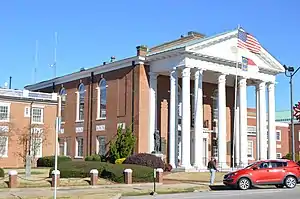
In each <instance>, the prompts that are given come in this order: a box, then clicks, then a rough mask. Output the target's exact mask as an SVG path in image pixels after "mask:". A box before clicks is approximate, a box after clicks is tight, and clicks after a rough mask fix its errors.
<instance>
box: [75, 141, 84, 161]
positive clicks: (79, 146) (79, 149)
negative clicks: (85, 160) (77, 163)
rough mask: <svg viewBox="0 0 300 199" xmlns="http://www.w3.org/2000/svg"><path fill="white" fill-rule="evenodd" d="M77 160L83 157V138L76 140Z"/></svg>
mask: <svg viewBox="0 0 300 199" xmlns="http://www.w3.org/2000/svg"><path fill="white" fill-rule="evenodd" d="M75 156H76V157H77V158H82V157H83V137H77V138H76V155H75Z"/></svg>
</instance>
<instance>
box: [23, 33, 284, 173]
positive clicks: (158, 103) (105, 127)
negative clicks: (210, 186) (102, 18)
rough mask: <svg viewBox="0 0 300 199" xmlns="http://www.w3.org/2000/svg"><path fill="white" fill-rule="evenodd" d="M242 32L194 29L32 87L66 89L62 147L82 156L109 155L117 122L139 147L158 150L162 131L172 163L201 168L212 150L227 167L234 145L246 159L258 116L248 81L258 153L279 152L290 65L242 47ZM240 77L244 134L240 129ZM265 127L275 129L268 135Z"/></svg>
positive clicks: (264, 155)
mask: <svg viewBox="0 0 300 199" xmlns="http://www.w3.org/2000/svg"><path fill="white" fill-rule="evenodd" d="M242 31H243V30H242ZM238 33H239V31H238V30H233V31H228V32H225V33H221V34H219V35H215V36H211V37H206V36H204V35H202V34H199V33H196V32H189V33H188V35H186V36H184V37H181V38H179V39H176V40H174V41H171V42H167V43H164V44H162V45H158V46H155V47H153V48H150V49H148V48H147V47H146V46H138V47H137V54H136V55H135V56H132V57H130V58H126V59H122V60H112V62H110V63H103V65H101V66H97V67H94V68H89V69H82V70H80V71H78V72H75V73H72V74H68V75H65V76H61V77H57V78H54V79H50V80H46V81H43V82H40V83H37V84H34V85H28V86H26V89H28V90H32V91H42V92H49V93H51V92H54V93H58V94H59V95H61V96H62V99H63V103H62V108H61V110H60V111H61V115H62V117H63V121H64V123H63V124H62V129H63V131H62V133H61V134H60V135H59V137H60V153H61V154H64V155H70V156H72V157H73V158H79V159H82V158H83V157H84V156H86V155H91V154H94V153H98V154H105V153H106V152H107V149H108V144H109V142H110V140H111V139H112V138H113V137H114V135H115V134H116V131H117V127H118V126H119V125H121V124H125V126H127V127H128V126H132V129H133V132H134V134H135V136H136V138H137V143H136V147H135V152H148V153H150V152H152V151H154V150H155V149H156V147H155V146H156V145H155V143H156V142H155V138H154V135H155V132H158V133H159V135H160V137H161V143H162V144H161V146H160V149H159V150H160V151H162V152H163V153H164V154H166V155H167V159H168V161H169V162H170V163H171V164H172V165H173V167H177V168H184V169H190V168H192V166H193V168H196V169H197V168H204V167H205V164H206V162H207V160H208V159H209V158H210V157H211V156H215V157H217V158H218V162H219V166H220V167H223V168H225V167H229V166H231V165H232V164H233V162H234V161H233V157H234V154H235V151H237V152H238V153H239V154H240V155H239V156H238V158H237V160H236V162H239V163H241V164H243V165H244V164H248V162H249V157H248V144H247V141H248V129H247V126H248V125H247V123H248V122H249V123H251V122H252V121H251V120H249V119H248V117H247V97H246V95H247V93H246V88H247V86H255V87H256V90H257V91H256V95H257V96H259V97H258V103H257V106H258V107H259V111H258V115H259V117H258V118H257V119H256V120H257V121H259V125H258V128H256V130H255V131H256V133H257V135H259V136H258V138H259V139H258V140H259V141H258V143H259V144H260V148H264V149H263V150H259V157H257V159H265V158H268V157H270V158H276V138H275V136H276V124H275V104H274V103H273V101H274V98H275V95H274V92H275V91H274V83H275V79H276V74H279V73H282V72H284V68H283V66H282V65H281V64H280V63H279V62H278V61H277V60H276V59H275V58H274V57H272V56H271V55H270V54H269V53H268V52H267V51H266V50H265V49H264V48H263V47H261V48H260V53H259V55H257V54H253V53H251V52H249V51H247V50H246V49H237V48H236V46H237V35H238ZM237 52H238V53H241V54H243V55H244V56H246V57H247V58H246V59H248V60H251V61H252V62H251V63H255V65H253V64H252V65H251V66H250V65H247V64H244V62H242V61H244V60H245V57H244V58H243V60H242V59H238V62H236V57H237V56H236V53H237ZM236 77H237V82H238V86H237V88H238V93H239V94H238V95H237V97H238V98H237V101H239V106H238V107H239V111H238V114H237V118H238V119H239V122H238V123H237V128H236V129H238V131H237V132H238V134H234V129H235V128H234V124H235V123H234V115H235V111H234V104H235V78H236ZM266 90H268V92H267V93H268V98H267V99H268V100H269V103H266V96H265V93H266V92H265V91H266ZM267 104H268V106H269V107H268V110H269V111H268V114H267V111H266V110H267V109H266V106H267ZM267 115H268V117H267ZM265 128H268V131H270V132H272V133H271V134H269V136H268V137H267V133H265V130H266V129H265ZM267 138H269V140H270V142H269V145H267V140H268V139H267ZM267 151H269V154H268V153H267ZM253 156H254V155H253ZM254 158H255V157H253V159H254ZM178 159H179V161H177V160H178Z"/></svg>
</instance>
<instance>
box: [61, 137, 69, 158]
mask: <svg viewBox="0 0 300 199" xmlns="http://www.w3.org/2000/svg"><path fill="white" fill-rule="evenodd" d="M67 147H68V146H67V139H66V138H61V139H59V155H62V156H67Z"/></svg>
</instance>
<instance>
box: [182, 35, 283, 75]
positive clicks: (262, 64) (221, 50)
mask: <svg viewBox="0 0 300 199" xmlns="http://www.w3.org/2000/svg"><path fill="white" fill-rule="evenodd" d="M237 34H238V31H237V30H234V31H230V32H227V33H223V34H220V35H216V36H213V37H208V38H207V39H204V40H202V41H199V43H195V44H192V45H189V46H186V50H187V51H191V52H195V53H199V54H203V55H208V56H211V57H216V58H221V59H225V60H229V61H234V62H236V61H238V62H240V63H242V57H246V58H248V59H249V60H252V61H253V62H254V66H253V67H256V68H255V70H257V71H258V70H260V71H270V72H272V73H281V72H284V67H283V66H282V65H281V64H280V63H279V62H278V61H277V60H276V59H275V58H274V57H273V56H272V55H271V54H270V53H268V52H267V51H266V50H265V49H264V48H263V46H262V47H261V52H260V54H255V53H252V52H250V51H249V50H246V49H242V48H237V42H238V39H237ZM261 45H262V44H261ZM249 69H250V66H249Z"/></svg>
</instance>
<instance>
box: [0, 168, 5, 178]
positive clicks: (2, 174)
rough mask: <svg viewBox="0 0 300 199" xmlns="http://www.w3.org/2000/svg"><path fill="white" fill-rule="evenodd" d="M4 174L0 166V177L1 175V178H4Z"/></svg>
mask: <svg viewBox="0 0 300 199" xmlns="http://www.w3.org/2000/svg"><path fill="white" fill-rule="evenodd" d="M4 175H5V174H4V170H3V169H2V168H0V177H1V178H4Z"/></svg>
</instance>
